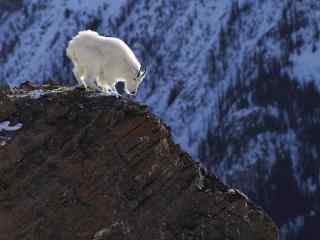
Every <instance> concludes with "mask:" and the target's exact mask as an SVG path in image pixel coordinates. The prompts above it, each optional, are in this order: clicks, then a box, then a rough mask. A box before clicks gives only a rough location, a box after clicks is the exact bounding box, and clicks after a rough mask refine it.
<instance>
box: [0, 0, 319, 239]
mask: <svg viewBox="0 0 320 240" xmlns="http://www.w3.org/2000/svg"><path fill="white" fill-rule="evenodd" d="M0 6H1V5H0ZM17 6H18V7H10V10H9V11H8V10H2V11H0V53H1V54H0V63H1V68H0V79H1V80H2V81H6V82H8V83H9V84H11V85H15V84H19V83H21V82H23V81H26V80H32V81H34V82H44V81H49V80H58V81H61V82H65V83H71V82H72V80H73V76H72V73H71V67H72V66H71V63H70V61H69V60H68V59H67V58H66V57H65V52H64V51H65V47H66V44H67V41H68V40H69V39H71V37H72V36H73V35H75V34H76V33H77V32H78V31H79V30H83V29H93V30H97V31H98V32H99V33H101V34H105V35H111V36H116V37H121V38H123V39H125V41H126V42H127V43H128V44H129V45H130V46H131V47H132V48H133V49H134V51H135V52H136V53H137V55H138V57H139V59H140V60H141V61H142V62H144V63H145V64H146V65H147V66H148V68H149V73H148V77H147V78H146V80H145V81H144V83H143V84H142V86H141V89H140V92H139V96H138V98H139V100H140V101H142V102H145V103H147V104H149V105H150V106H151V107H152V109H153V111H154V112H155V113H156V114H158V115H159V116H161V118H162V119H164V120H165V121H166V123H167V124H168V125H169V126H170V127H171V128H172V131H173V133H174V137H175V141H176V142H177V143H179V144H180V145H181V146H182V147H183V148H184V149H185V150H187V151H188V152H189V153H191V154H192V156H193V157H194V158H197V159H199V160H200V161H201V162H203V164H205V165H206V166H207V167H208V168H209V169H210V170H211V171H212V172H214V173H216V174H217V175H219V176H220V177H221V178H222V179H223V180H224V181H225V182H226V183H228V184H231V185H235V186H238V187H239V188H240V189H242V190H243V191H244V192H246V193H247V194H248V195H249V196H250V197H251V198H252V199H254V200H255V201H256V202H257V203H259V204H260V205H262V206H263V207H264V208H265V209H266V210H267V211H268V212H269V213H270V214H271V216H272V217H273V219H274V220H275V221H276V223H277V224H278V225H279V226H280V228H281V232H282V239H315V237H316V236H317V235H316V234H315V233H316V231H317V228H316V227H317V226H318V224H317V223H319V222H320V204H319V203H320V191H319V189H320V188H319V187H320V161H319V156H320V155H319V154H320V145H319V142H320V137H319V136H320V91H319V86H320V61H319V57H320V48H319V47H320V25H319V23H320V2H319V1H317V0H304V1H301V0H291V1H284V0H282V1H276V0H268V1H262V0H238V1H221V0H220V1H219V0H210V1H209V0H192V1H183V0H161V1H150V0H139V1H134V0H123V1H111V0H109V1H107V0H104V1H103V0H94V1H90V2H89V1H85V0H82V1H81V0H69V1H63V0H55V1H49V0H24V1H23V2H22V4H21V5H19V4H18V5H17ZM17 8H18V10H17ZM12 9H13V10H12ZM1 80H0V81H1Z"/></svg>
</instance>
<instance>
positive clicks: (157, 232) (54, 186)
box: [0, 87, 277, 240]
mask: <svg viewBox="0 0 320 240" xmlns="http://www.w3.org/2000/svg"><path fill="white" fill-rule="evenodd" d="M0 122H1V123H0V239H8V240H11V239H12V240H18V239H24V240H28V239H30V240H31V239H32V240H35V239H41V240H45V239H51V240H52V239H69V240H71V239H83V240H91V239H92V240H102V239H108V240H109V239H126V240H128V239H129V240H130V239H137V240H143V239H147V240H150V239H154V240H157V239H159V240H160V239H166V240H167V239H181V240H187V239H199V240H202V239H210V240H211V239H244V240H248V239H259V240H263V239H265V240H273V239H277V228H276V227H275V225H274V224H273V223H272V221H271V219H270V218H269V217H268V216H267V215H266V214H265V213H264V212H263V211H262V210H261V209H260V208H257V207H256V206H254V204H253V203H252V202H251V201H250V200H248V199H247V198H246V197H245V196H244V195H243V194H241V193H240V192H239V191H237V190H234V189H229V188H228V187H227V186H225V185H223V184H222V183H221V182H220V181H219V180H218V179H217V178H215V177H214V176H207V175H206V173H205V171H203V170H201V169H200V168H199V166H198V165H197V164H196V163H195V162H193V161H192V160H191V159H190V157H189V156H188V154H186V153H185V152H183V151H182V150H181V149H180V148H179V146H178V145H175V144H174V143H173V142H172V140H171V135H170V129H169V128H168V127H166V126H165V125H164V124H163V123H162V122H161V120H159V119H158V118H157V117H156V116H154V115H153V114H152V113H150V111H149V110H148V108H147V107H146V106H142V105H140V104H138V103H135V102H133V101H130V100H126V99H119V98H116V97H112V96H97V95H95V94H93V93H88V92H84V91H81V90H77V89H76V90H74V89H73V90H72V89H68V88H50V89H33V88H32V89H30V88H28V87H22V88H21V89H16V90H14V92H11V93H7V94H2V96H0ZM1 124H2V125H1ZM1 126H2V128H1Z"/></svg>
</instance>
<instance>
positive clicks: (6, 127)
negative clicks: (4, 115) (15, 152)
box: [0, 121, 23, 132]
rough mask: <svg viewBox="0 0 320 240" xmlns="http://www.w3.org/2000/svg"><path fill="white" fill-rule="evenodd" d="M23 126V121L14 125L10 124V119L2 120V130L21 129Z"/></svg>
mask: <svg viewBox="0 0 320 240" xmlns="http://www.w3.org/2000/svg"><path fill="white" fill-rule="evenodd" d="M22 127H23V125H22V123H17V124H16V125H14V126H10V122H9V121H4V122H0V132H2V131H8V132H11V131H17V130H19V129H21V128H22Z"/></svg>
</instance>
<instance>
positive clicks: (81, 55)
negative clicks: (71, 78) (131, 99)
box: [67, 30, 146, 94]
mask: <svg viewBox="0 0 320 240" xmlns="http://www.w3.org/2000/svg"><path fill="white" fill-rule="evenodd" d="M67 56H68V57H69V58H70V59H71V61H72V62H73V64H74V68H73V73H74V75H75V77H76V79H77V81H78V82H79V84H82V85H84V87H85V88H91V89H95V90H103V91H110V90H113V91H115V85H116V83H117V82H118V81H124V82H125V85H126V92H127V93H128V92H129V93H131V94H135V93H136V91H137V89H138V86H139V84H140V83H141V82H142V80H143V78H144V76H145V73H146V71H145V68H144V67H143V66H142V65H141V64H140V63H139V61H138V60H137V58H136V56H135V55H134V53H133V52H132V50H131V49H130V48H129V47H128V45H127V44H126V43H125V42H123V41H122V40H120V39H118V38H112V37H103V36H100V35H99V34H98V33H96V32H94V31H90V30H88V31H81V32H79V33H78V34H77V36H75V37H74V38H73V39H72V40H71V41H70V42H69V45H68V47H67Z"/></svg>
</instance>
